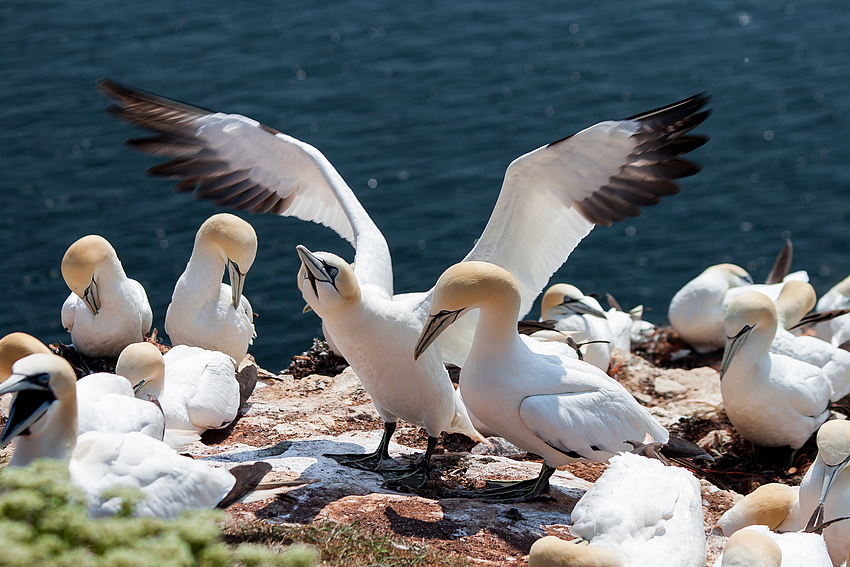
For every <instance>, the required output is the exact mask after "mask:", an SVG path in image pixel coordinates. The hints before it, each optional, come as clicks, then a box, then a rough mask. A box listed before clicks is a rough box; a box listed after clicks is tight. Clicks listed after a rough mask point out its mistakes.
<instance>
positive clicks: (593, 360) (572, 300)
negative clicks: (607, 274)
mask: <svg viewBox="0 0 850 567" xmlns="http://www.w3.org/2000/svg"><path fill="white" fill-rule="evenodd" d="M540 320H541V321H555V330H557V331H561V332H568V331H571V335H570V336H571V337H572V339H573V340H574V341H575V342H576V343H578V344H582V343H589V344H586V345H583V346H582V347H581V353H582V359H583V360H584V361H585V362H588V363H590V364H592V365H593V366H595V367H597V368H599V369H600V370H602V371H604V372H607V371H608V366H610V365H611V348H612V344H611V343H612V342H613V340H614V337H613V334H612V333H611V328H610V327H609V326H608V319H607V317H606V314H605V312H604V311H603V310H602V306H601V305H599V302H598V301H596V299H594V298H593V297H590V296H588V295H585V294H583V293H582V292H581V290H580V289H578V288H577V287H576V286H574V285H570V284H564V283H559V284H555V285H553V286H550V287H549V289H547V290H546V292H545V293H544V294H543V298H542V299H541V303H540Z"/></svg>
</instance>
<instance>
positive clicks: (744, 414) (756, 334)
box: [720, 292, 833, 449]
mask: <svg viewBox="0 0 850 567" xmlns="http://www.w3.org/2000/svg"><path fill="white" fill-rule="evenodd" d="M725 327H726V335H727V337H728V339H727V341H726V348H725V350H724V351H723V360H722V361H721V364H720V380H721V382H720V393H721V395H722V396H723V406H724V408H725V409H726V414H727V415H728V416H729V419H730V421H731V422H732V425H734V426H735V429H736V430H738V432H739V433H740V434H741V435H743V436H744V437H745V438H746V439H748V440H749V441H751V442H753V443H755V444H757V445H763V446H765V447H782V446H784V445H788V446H790V447H791V448H793V449H799V448H800V447H802V446H803V444H804V443H805V442H806V441H807V440H808V438H809V437H811V435H812V433H814V432H815V431H816V430H817V428H818V427H820V425H821V424H822V423H823V422H824V421H826V419H827V418H828V417H829V410H828V406H829V402H830V396H832V394H833V387H832V383H831V381H830V378H829V377H828V376H826V375H825V374H824V373H823V371H822V370H821V369H820V368H818V367H817V366H814V365H812V364H809V363H807V362H803V361H801V360H797V359H794V358H791V357H788V356H783V355H781V354H773V353H771V352H770V345H771V344H772V342H773V339H774V337H775V336H776V328H777V316H776V308H775V306H774V304H773V301H771V300H770V299H769V298H768V297H767V296H766V295H764V294H762V293H759V292H750V293H745V294H742V295H740V296H738V297H736V298H735V299H733V300H732V302H731V303H730V304H729V308H728V309H727V311H726V319H725Z"/></svg>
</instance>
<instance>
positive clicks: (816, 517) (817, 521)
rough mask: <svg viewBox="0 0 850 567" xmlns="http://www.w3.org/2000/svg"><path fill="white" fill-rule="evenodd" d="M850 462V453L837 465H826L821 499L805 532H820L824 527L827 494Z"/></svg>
mask: <svg viewBox="0 0 850 567" xmlns="http://www.w3.org/2000/svg"><path fill="white" fill-rule="evenodd" d="M848 462H850V455H848V456H847V458H846V459H844V460H843V461H841V462H840V463H838V464H837V465H826V464H825V465H824V471H823V484H822V485H821V491H820V500H819V501H818V505H817V506H816V507H815V511H814V512H812V517H811V518H809V522H808V523H807V524H806V528H805V529H804V530H803V531H804V532H806V533H809V532H815V533H820V530H821V529H822V528H823V526H822V525H821V524H823V503H824V502H825V501H826V496H827V495H828V494H829V490H830V489H831V488H832V483H833V482H835V479H836V478H838V475H840V474H841V471H843V470H844V468H845V467H846V466H847V463H848Z"/></svg>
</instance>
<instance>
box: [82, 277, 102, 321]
mask: <svg viewBox="0 0 850 567" xmlns="http://www.w3.org/2000/svg"><path fill="white" fill-rule="evenodd" d="M83 303H85V304H86V307H88V308H89V311H91V314H92V315H97V312H98V311H100V295H99V294H98V292H97V282H96V281H94V278H92V280H91V283H90V284H89V287H87V288H86V290H85V291H84V292H83Z"/></svg>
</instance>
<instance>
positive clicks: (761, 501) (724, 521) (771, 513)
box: [717, 482, 799, 536]
mask: <svg viewBox="0 0 850 567" xmlns="http://www.w3.org/2000/svg"><path fill="white" fill-rule="evenodd" d="M798 498H799V488H798V487H792V486H788V485H785V484H779V483H775V482H774V483H770V484H764V485H762V486H759V487H758V488H756V489H755V490H754V491H753V492H751V493H750V494H748V495H747V496H745V497H744V498H743V499H742V500H740V501H738V502H737V503H736V504H735V505H734V506H733V507H732V508H730V509H729V510H727V511H726V512H724V514H723V515H722V516H720V519H719V520H717V525H718V526H720V529H721V530H723V533H724V534H725V535H726V536H730V535H732V534H733V533H735V532H737V531H738V530H740V529H741V528H745V527H747V526H754V525H765V526H767V527H768V528H770V529H771V530H775V529H776V528H777V527H778V526H779V525H781V524H782V523H783V522H785V520H786V518H788V516H789V514H792V513H796V515H797V516H799V503H798ZM798 521H799V519H798Z"/></svg>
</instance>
